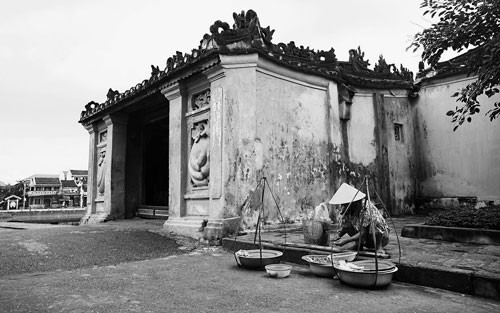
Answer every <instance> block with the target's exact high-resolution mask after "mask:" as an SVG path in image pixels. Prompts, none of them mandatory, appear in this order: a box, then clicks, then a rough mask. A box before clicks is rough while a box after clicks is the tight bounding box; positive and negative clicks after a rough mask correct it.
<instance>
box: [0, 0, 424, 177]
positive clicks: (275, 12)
mask: <svg viewBox="0 0 500 313" xmlns="http://www.w3.org/2000/svg"><path fill="white" fill-rule="evenodd" d="M421 2H422V0H405V1H401V0H377V1H373V0H349V1H345V0H310V1H304V0H293V1H284V0H280V1H272V0H265V1H261V0H252V1H243V0H240V1H230V0H224V1H218V0H216V1H206V0H203V1H199V0H191V1H165V0H163V1H160V0H143V1H129V0H86V1H68V0H44V1H39V0H16V1H9V2H7V3H4V4H3V5H2V10H1V11H0V181H3V182H5V183H11V184H13V183H16V181H17V180H20V179H23V178H25V177H28V176H31V175H33V174H55V175H58V174H59V173H61V172H62V171H65V170H69V169H87V168H88V154H89V135H88V132H87V131H86V130H85V128H83V126H82V125H81V124H79V123H78V120H79V117H80V112H81V111H82V110H83V109H84V106H85V104H87V103H88V102H90V101H92V100H93V101H96V102H99V103H101V102H104V101H105V100H106V93H107V91H108V89H109V88H113V89H115V90H118V91H121V92H123V91H125V90H127V89H129V88H130V87H132V86H135V85H136V84H137V83H139V82H141V81H142V80H143V79H146V78H149V76H150V73H151V67H150V65H152V64H153V65H159V66H160V68H161V69H164V68H165V64H166V60H167V59H168V58H169V57H170V56H172V55H173V54H175V52H176V51H181V52H190V51H191V50H192V49H193V48H197V47H198V44H199V42H200V40H201V39H202V37H203V35H204V34H205V33H209V27H210V26H211V25H212V24H213V23H214V22H215V21H216V20H221V21H224V22H228V23H229V24H230V25H232V24H233V18H232V15H233V12H240V11H241V10H245V11H246V10H249V9H253V10H254V11H256V12H257V14H258V16H259V19H260V23H261V26H262V27H266V26H268V25H269V26H270V27H271V29H274V30H275V33H274V35H273V42H274V43H279V42H284V43H288V42H290V41H294V42H295V43H296V44H297V45H302V46H304V47H307V46H309V47H310V48H312V49H315V50H330V48H334V49H335V53H336V55H337V58H338V59H339V60H341V61H347V60H348V51H349V49H351V48H357V47H358V46H360V47H361V50H362V51H364V52H365V59H368V60H369V61H370V64H371V68H373V65H374V64H375V63H376V62H377V60H378V58H379V55H380V54H382V55H383V56H384V57H385V59H386V60H387V61H388V63H395V64H396V65H397V66H398V67H399V64H403V65H404V66H405V67H407V68H409V69H410V70H412V71H413V72H414V73H416V71H417V68H418V62H419V61H420V52H413V51H412V50H411V49H410V50H407V49H406V48H407V47H408V46H409V45H410V44H411V39H412V37H413V35H414V34H415V33H417V32H419V31H421V30H423V29H424V28H426V27H429V26H430V25H431V21H430V20H429V18H428V17H424V16H422V13H423V10H422V9H420V3H421Z"/></svg>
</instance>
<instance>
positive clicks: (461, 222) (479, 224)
mask: <svg viewBox="0 0 500 313" xmlns="http://www.w3.org/2000/svg"><path fill="white" fill-rule="evenodd" d="M425 224H426V225H433V226H446V227H466V228H481V229H493V230H500V206H498V205H494V206H488V207H484V208H477V209H476V208H474V207H460V208H453V209H444V210H442V211H439V212H436V213H431V214H430V215H429V216H428V217H427V220H426V222H425Z"/></svg>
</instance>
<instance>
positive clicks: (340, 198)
mask: <svg viewBox="0 0 500 313" xmlns="http://www.w3.org/2000/svg"><path fill="white" fill-rule="evenodd" d="M365 196H366V195H365V194H364V193H362V192H361V191H359V190H358V189H356V188H354V187H353V186H351V185H348V184H346V183H343V184H342V185H340V188H339V189H338V190H337V192H335V194H334V195H333V197H332V199H331V200H330V202H328V203H330V204H344V203H350V202H354V201H358V200H361V199H363V198H364V197H365Z"/></svg>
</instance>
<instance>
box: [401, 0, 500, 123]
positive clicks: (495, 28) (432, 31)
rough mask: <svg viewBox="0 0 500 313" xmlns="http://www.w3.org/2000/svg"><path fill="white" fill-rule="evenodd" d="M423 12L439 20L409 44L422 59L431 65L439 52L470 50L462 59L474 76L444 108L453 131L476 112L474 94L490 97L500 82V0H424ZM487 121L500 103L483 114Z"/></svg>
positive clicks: (498, 110) (499, 113) (496, 113)
mask: <svg viewBox="0 0 500 313" xmlns="http://www.w3.org/2000/svg"><path fill="white" fill-rule="evenodd" d="M421 8H424V9H425V12H424V15H430V16H431V17H432V18H436V17H437V18H438V19H439V21H438V22H436V23H434V24H432V25H431V26H430V27H429V28H427V29H425V30H423V31H422V32H420V33H417V34H416V35H415V37H414V40H413V43H412V44H411V46H410V47H414V51H416V50H418V49H419V48H423V52H422V59H423V60H424V61H426V62H427V63H429V65H430V66H431V67H434V66H435V65H436V64H437V63H438V62H439V60H440V58H441V56H442V54H443V53H444V52H445V51H446V50H448V49H451V50H453V51H457V52H461V51H466V50H467V49H472V51H469V52H468V55H467V56H468V57H467V58H465V59H464V60H463V62H464V64H463V65H464V66H465V68H466V69H468V71H469V75H471V76H475V77H477V78H476V80H474V81H473V82H472V83H470V84H469V85H467V86H466V87H465V88H463V89H462V90H461V91H459V92H457V93H456V94H454V95H453V96H454V97H457V102H460V104H459V105H458V106H457V107H456V108H455V110H451V111H448V113H447V115H448V116H450V117H451V119H452V122H453V123H454V124H455V127H454V129H453V130H456V129H457V127H459V126H460V125H462V124H463V123H464V122H465V121H468V122H470V121H471V117H472V115H474V114H476V113H479V112H480V108H479V107H480V103H479V102H478V100H477V98H478V96H480V95H482V94H485V95H486V96H487V97H492V96H494V95H495V94H497V93H499V87H498V86H499V85H500V1H499V0H482V1H481V0H425V1H423V2H422V4H421ZM486 116H489V118H490V121H493V120H494V119H495V118H497V117H498V116H500V102H499V101H497V102H495V104H494V107H493V109H491V110H489V111H488V112H487V113H486Z"/></svg>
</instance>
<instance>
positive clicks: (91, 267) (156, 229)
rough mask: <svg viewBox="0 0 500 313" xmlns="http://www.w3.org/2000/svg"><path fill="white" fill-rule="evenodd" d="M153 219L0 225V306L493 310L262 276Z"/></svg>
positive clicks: (398, 291)
mask: <svg viewBox="0 0 500 313" xmlns="http://www.w3.org/2000/svg"><path fill="white" fill-rule="evenodd" d="M162 224H163V221H154V220H140V219H133V220H126V221H119V222H108V223H104V224H100V225H93V226H79V227H77V226H54V225H36V224H12V223H8V224H6V225H5V224H0V258H2V260H1V261H0V264H2V267H1V268H2V269H4V268H11V269H16V271H12V270H11V271H5V272H4V273H0V290H2V292H1V293H0V312H2V313H3V312H9V313H10V312H82V313H83V312H109V313H114V312H116V313H118V312H193V313H194V312H252V313H253V312H269V313H271V312H287V313H289V312H290V313H295V312H297V313H299V312H300V313H304V312H313V313H317V312H322V311H325V310H326V311H335V312H346V313H347V312H374V311H380V312H461V311H464V312H477V313H486V312H499V308H500V302H498V301H496V300H491V299H483V298H479V297H471V296H467V295H463V294H460V293H455V292H449V291H446V290H440V289H434V288H428V287H422V286H417V285H412V284H404V283H399V282H393V283H392V284H391V285H389V286H388V287H387V288H383V289H377V290H370V289H358V288H354V287H350V286H348V285H344V284H342V283H340V282H339V281H338V280H334V279H331V278H330V279H329V278H321V277H317V276H314V275H312V274H311V273H310V271H309V269H308V268H307V267H305V266H301V265H298V264H293V269H292V273H291V275H290V277H288V278H285V279H274V278H270V277H268V276H267V275H266V274H265V272H263V271H252V270H245V269H241V268H238V267H237V265H236V262H235V260H234V257H233V255H232V253H230V252H229V251H227V250H223V249H222V248H221V247H211V246H207V245H203V244H201V243H200V242H199V241H195V240H192V239H189V238H185V237H181V236H175V235H173V234H171V233H168V232H165V230H164V229H163V227H162ZM6 227H8V228H6ZM13 266H15V267H13Z"/></svg>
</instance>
